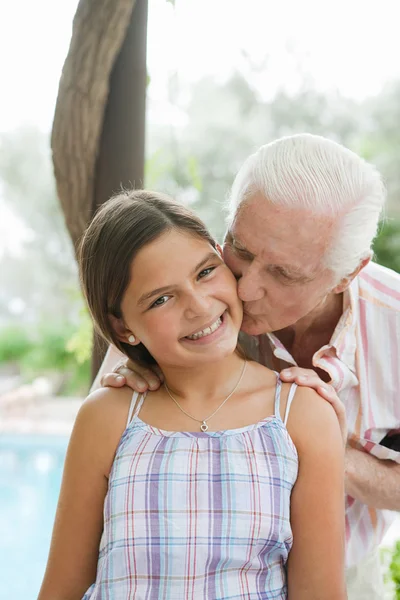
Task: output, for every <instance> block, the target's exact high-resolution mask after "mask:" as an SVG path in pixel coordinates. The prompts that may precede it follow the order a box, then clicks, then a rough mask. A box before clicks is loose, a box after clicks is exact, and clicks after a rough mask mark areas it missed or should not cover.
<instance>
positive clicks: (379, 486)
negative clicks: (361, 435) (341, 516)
mask: <svg viewBox="0 0 400 600" xmlns="http://www.w3.org/2000/svg"><path fill="white" fill-rule="evenodd" d="M345 488H346V493H347V494H349V495H350V496H352V497H353V498H356V500H359V501H360V502H362V503H363V504H366V505H367V506H372V507H374V508H378V509H387V510H397V511H400V465H399V464H397V463H395V462H393V461H392V460H379V459H378V458H375V456H371V454H367V453H366V452H363V451H362V450H357V449H355V448H350V447H347V448H346V455H345Z"/></svg>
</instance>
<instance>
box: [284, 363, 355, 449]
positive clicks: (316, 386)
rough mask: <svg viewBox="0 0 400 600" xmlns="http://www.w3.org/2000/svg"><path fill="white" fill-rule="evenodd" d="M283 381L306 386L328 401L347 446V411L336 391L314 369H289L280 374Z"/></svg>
mask: <svg viewBox="0 0 400 600" xmlns="http://www.w3.org/2000/svg"><path fill="white" fill-rule="evenodd" d="M280 378H281V379H282V381H286V382H288V383H297V385H301V386H302V385H304V386H306V387H310V388H312V389H313V390H315V391H316V392H318V394H319V395H320V396H321V397H322V398H324V400H327V401H328V402H329V404H331V406H332V408H333V410H334V411H335V413H336V416H337V418H338V421H339V426H340V431H341V433H342V438H343V444H344V446H346V443H347V420H346V411H345V408H344V406H343V402H342V401H341V400H340V398H339V396H338V395H337V393H336V392H335V389H334V388H333V387H332V386H331V385H330V384H329V383H325V381H322V379H320V378H319V377H318V375H317V373H316V372H315V371H313V370H312V369H302V368H300V367H290V368H289V369H283V371H281V373H280Z"/></svg>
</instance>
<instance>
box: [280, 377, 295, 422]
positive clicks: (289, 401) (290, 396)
mask: <svg viewBox="0 0 400 600" xmlns="http://www.w3.org/2000/svg"><path fill="white" fill-rule="evenodd" d="M296 390H297V383H292V385H291V386H290V390H289V394H288V399H287V402H286V410H285V416H284V418H283V424H284V425H285V426H286V425H287V422H288V418H289V411H290V407H291V405H292V402H293V398H294V395H295V393H296ZM281 391H282V380H281V379H280V378H279V374H278V373H277V379H276V388H275V416H276V417H278V419H280V420H281V421H282V417H281Z"/></svg>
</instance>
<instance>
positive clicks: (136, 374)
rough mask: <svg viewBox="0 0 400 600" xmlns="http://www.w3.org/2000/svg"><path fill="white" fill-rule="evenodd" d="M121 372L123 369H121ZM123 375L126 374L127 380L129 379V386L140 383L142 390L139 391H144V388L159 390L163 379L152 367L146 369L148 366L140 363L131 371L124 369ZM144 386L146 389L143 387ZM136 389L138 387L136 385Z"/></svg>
mask: <svg viewBox="0 0 400 600" xmlns="http://www.w3.org/2000/svg"><path fill="white" fill-rule="evenodd" d="M119 372H120V373H121V370H120V371H119ZM122 375H124V376H125V378H126V381H127V385H129V387H133V386H132V385H131V383H132V384H134V383H136V385H140V388H141V389H140V390H137V391H141V392H142V391H144V390H147V389H149V390H152V391H154V390H158V388H159V387H160V385H161V381H160V377H159V374H158V373H155V372H154V371H152V370H151V369H146V367H142V366H139V365H136V368H135V370H134V371H131V370H130V369H125V370H122ZM143 386H144V389H142V388H143ZM135 389H136V387H135Z"/></svg>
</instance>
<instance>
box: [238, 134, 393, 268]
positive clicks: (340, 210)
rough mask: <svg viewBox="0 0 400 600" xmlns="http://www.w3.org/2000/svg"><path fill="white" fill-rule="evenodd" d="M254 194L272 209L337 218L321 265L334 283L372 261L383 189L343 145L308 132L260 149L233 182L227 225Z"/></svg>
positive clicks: (373, 172) (371, 171)
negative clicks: (308, 212)
mask: <svg viewBox="0 0 400 600" xmlns="http://www.w3.org/2000/svg"><path fill="white" fill-rule="evenodd" d="M256 193H261V194H262V195H263V196H264V197H265V199H266V201H267V202H270V203H271V204H274V205H280V206H285V207H287V208H290V207H293V208H299V209H304V210H307V211H310V212H311V213H316V214H326V215H332V216H334V217H337V219H338V230H337V233H336V237H335V239H334V240H333V241H332V244H331V246H330V248H329V249H328V251H327V253H326V255H325V257H324V265H325V266H326V267H328V268H329V269H331V270H332V271H333V272H334V273H335V274H336V276H338V277H339V278H342V277H345V276H347V275H350V274H351V273H352V272H353V271H354V270H355V269H356V268H357V267H358V265H359V264H360V262H361V261H362V260H363V259H364V258H367V257H369V256H372V250H371V246H372V242H373V239H374V237H375V235H376V232H377V228H378V224H379V217H380V215H381V212H382V209H383V206H384V202H385V197H386V193H385V187H384V185H383V182H382V179H381V176H380V174H379V172H378V171H377V169H376V168H375V167H374V166H373V165H371V164H369V163H367V162H365V161H364V160H363V159H362V158H360V157H359V156H357V154H355V153H354V152H351V151H350V150H348V149H347V148H345V147H344V146H341V145H340V144H337V143H336V142H333V141H332V140H328V139H326V138H324V137H321V136H317V135H311V134H308V133H304V134H299V135H293V136H289V137H284V138H281V139H279V140H276V141H274V142H272V143H270V144H266V145H265V146H261V148H259V150H258V151H257V152H256V153H255V154H252V155H251V156H249V158H248V159H247V160H246V161H245V163H244V165H243V166H242V167H241V169H240V170H239V172H238V174H237V176H236V178H235V181H234V183H233V186H232V190H231V194H230V198H229V215H228V219H229V223H230V224H231V223H232V222H233V220H234V219H235V216H236V214H237V209H238V207H240V205H241V204H242V203H243V202H245V201H246V200H247V199H249V197H250V196H253V195H254V194H256ZM311 227H312V222H311V221H310V228H311Z"/></svg>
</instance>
